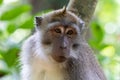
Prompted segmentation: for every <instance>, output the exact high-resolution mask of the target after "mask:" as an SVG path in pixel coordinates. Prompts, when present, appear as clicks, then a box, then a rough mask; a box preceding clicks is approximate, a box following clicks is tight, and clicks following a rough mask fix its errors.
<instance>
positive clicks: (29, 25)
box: [20, 18, 34, 29]
mask: <svg viewBox="0 0 120 80" xmlns="http://www.w3.org/2000/svg"><path fill="white" fill-rule="evenodd" d="M33 27H34V21H33V18H30V19H28V20H26V21H25V22H24V23H23V24H22V25H21V26H20V28H24V29H28V28H33Z"/></svg>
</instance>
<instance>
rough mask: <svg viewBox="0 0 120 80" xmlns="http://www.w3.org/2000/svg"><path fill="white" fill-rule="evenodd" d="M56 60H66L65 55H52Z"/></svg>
mask: <svg viewBox="0 0 120 80" xmlns="http://www.w3.org/2000/svg"><path fill="white" fill-rule="evenodd" d="M52 57H53V59H54V60H55V61H56V62H59V63H62V62H64V61H65V60H66V57H65V56H52Z"/></svg>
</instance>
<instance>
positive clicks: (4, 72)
mask: <svg viewBox="0 0 120 80" xmlns="http://www.w3.org/2000/svg"><path fill="white" fill-rule="evenodd" d="M7 74H9V72H8V71H7V70H0V78H1V77H3V76H5V75H7Z"/></svg>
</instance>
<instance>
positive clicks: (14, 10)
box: [0, 5, 31, 20]
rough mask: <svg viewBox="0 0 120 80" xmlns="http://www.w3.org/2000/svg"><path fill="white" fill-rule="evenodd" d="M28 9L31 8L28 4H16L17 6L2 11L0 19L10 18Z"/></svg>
mask: <svg viewBox="0 0 120 80" xmlns="http://www.w3.org/2000/svg"><path fill="white" fill-rule="evenodd" d="M30 10H31V6H29V5H21V6H17V7H14V8H12V9H10V10H8V11H6V12H4V13H3V14H2V15H1V16H0V20H12V19H14V18H16V17H17V16H19V15H20V14H22V13H24V12H28V11H30Z"/></svg>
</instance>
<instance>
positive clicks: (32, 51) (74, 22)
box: [20, 8, 106, 80]
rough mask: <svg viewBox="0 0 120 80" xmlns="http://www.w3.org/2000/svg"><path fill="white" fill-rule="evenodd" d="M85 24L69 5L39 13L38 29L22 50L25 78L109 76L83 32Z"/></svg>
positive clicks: (69, 79) (67, 79) (84, 79)
mask: <svg viewBox="0 0 120 80" xmlns="http://www.w3.org/2000/svg"><path fill="white" fill-rule="evenodd" d="M84 27H85V22H84V21H83V20H82V19H81V18H79V17H78V16H77V15H75V14H74V13H72V12H71V11H69V10H68V9H66V8H62V9H58V10H54V11H51V12H49V13H46V14H43V15H42V16H37V17H35V29H36V32H35V33H34V34H33V35H31V36H30V37H29V38H28V39H27V40H25V42H24V43H23V46H22V50H21V54H20V62H21V64H22V66H21V80H106V78H105V75H104V73H103V71H102V69H101V67H100V65H99V63H98V61H97V59H96V57H95V55H94V54H93V51H92V49H91V48H90V46H89V45H88V43H87V42H86V40H85V39H84V37H83V36H82V34H81V32H82V31H83V29H84Z"/></svg>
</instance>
